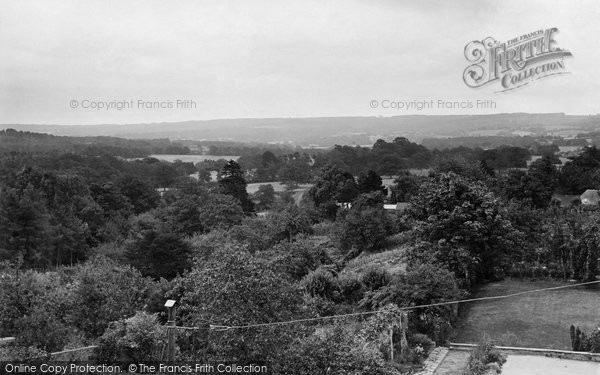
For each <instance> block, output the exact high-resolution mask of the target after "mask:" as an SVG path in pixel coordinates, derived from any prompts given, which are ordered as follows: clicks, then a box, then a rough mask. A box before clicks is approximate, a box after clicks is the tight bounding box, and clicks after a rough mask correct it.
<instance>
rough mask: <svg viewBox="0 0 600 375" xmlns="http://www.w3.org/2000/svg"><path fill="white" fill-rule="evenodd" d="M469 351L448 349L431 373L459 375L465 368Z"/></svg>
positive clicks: (435, 374)
mask: <svg viewBox="0 0 600 375" xmlns="http://www.w3.org/2000/svg"><path fill="white" fill-rule="evenodd" d="M469 355H471V352H470V351H466V350H450V351H449V352H448V354H446V356H445V357H444V359H443V361H442V363H440V365H439V366H438V368H437V369H436V370H435V372H434V373H433V374H434V375H461V374H462V373H463V371H464V370H465V369H466V368H467V363H468V362H469Z"/></svg>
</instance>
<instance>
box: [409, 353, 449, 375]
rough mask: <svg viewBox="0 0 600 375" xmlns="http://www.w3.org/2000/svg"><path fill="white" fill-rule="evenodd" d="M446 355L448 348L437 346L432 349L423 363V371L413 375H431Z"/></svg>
mask: <svg viewBox="0 0 600 375" xmlns="http://www.w3.org/2000/svg"><path fill="white" fill-rule="evenodd" d="M446 354H448V348H446V347H444V346H438V347H437V348H435V349H433V350H432V351H431V353H430V354H429V357H427V359H426V360H425V362H424V363H423V366H424V368H423V370H421V371H419V372H417V373H415V375H433V373H434V371H435V369H436V368H437V367H438V366H439V365H440V363H441V362H442V361H443V360H444V357H446Z"/></svg>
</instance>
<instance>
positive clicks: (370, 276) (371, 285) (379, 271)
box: [361, 266, 392, 291]
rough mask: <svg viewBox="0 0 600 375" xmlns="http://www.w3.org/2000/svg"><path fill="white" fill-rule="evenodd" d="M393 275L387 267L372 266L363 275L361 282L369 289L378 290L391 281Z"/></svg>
mask: <svg viewBox="0 0 600 375" xmlns="http://www.w3.org/2000/svg"><path fill="white" fill-rule="evenodd" d="M391 279H392V277H391V276H390V274H389V273H388V272H387V270H386V269H384V268H381V267H375V266H371V267H369V268H368V269H367V270H366V271H365V273H364V274H363V275H362V279H361V282H362V283H363V285H364V286H365V288H366V289H367V290H370V291H373V290H377V289H379V288H381V287H383V286H386V285H388V284H389V283H390V281H391Z"/></svg>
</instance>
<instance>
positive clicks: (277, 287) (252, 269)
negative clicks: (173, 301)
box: [172, 248, 311, 361]
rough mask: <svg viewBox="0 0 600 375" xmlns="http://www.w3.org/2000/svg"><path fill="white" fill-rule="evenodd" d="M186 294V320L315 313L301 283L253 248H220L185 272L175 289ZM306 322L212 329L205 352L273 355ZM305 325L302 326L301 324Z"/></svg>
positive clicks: (226, 321)
mask: <svg viewBox="0 0 600 375" xmlns="http://www.w3.org/2000/svg"><path fill="white" fill-rule="evenodd" d="M172 293H174V294H175V295H172V297H176V298H177V297H179V298H180V309H179V311H180V317H181V319H182V321H183V322H184V324H186V325H192V326H202V327H205V326H206V325H207V323H208V322H210V323H212V324H218V325H226V326H234V325H245V324H257V323H266V322H273V321H283V320H290V319H294V318H297V317H300V316H302V317H307V316H310V315H311V312H310V311H307V310H306V309H305V308H304V307H303V298H302V293H301V290H300V288H299V287H298V285H297V284H293V283H292V282H290V280H289V279H288V278H286V277H283V276H281V275H279V274H278V273H277V272H275V271H273V270H272V269H271V268H270V267H269V264H268V262H266V261H265V260H263V259H260V258H257V257H254V256H252V255H250V254H249V253H248V252H243V251H239V250H236V249H232V248H225V249H218V250H217V251H215V253H213V255H212V256H211V257H210V258H209V259H208V260H207V261H205V262H202V263H198V264H197V265H196V266H195V267H194V268H193V269H192V270H191V271H190V272H189V273H187V274H186V275H185V276H183V277H182V278H180V279H179V280H178V282H177V285H176V286H175V288H174V289H173V292H172ZM299 328H301V327H298V326H296V327H293V326H272V327H260V328H257V329H244V330H235V331H210V332H209V333H208V337H204V338H205V339H207V340H208V341H207V342H206V346H205V347H204V349H203V351H202V353H199V354H197V355H203V356H204V358H207V359H210V358H228V360H231V361H239V360H253V361H260V360H269V359H271V358H273V356H275V355H277V353H280V351H281V349H282V348H285V347H287V346H288V345H289V343H290V342H291V341H292V338H293V336H294V335H292V332H296V333H295V334H297V332H298V329H299ZM300 331H301V330H300Z"/></svg>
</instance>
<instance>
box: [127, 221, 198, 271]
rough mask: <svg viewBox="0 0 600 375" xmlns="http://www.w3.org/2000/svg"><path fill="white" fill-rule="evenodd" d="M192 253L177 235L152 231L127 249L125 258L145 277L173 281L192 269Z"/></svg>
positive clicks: (187, 244)
mask: <svg viewBox="0 0 600 375" xmlns="http://www.w3.org/2000/svg"><path fill="white" fill-rule="evenodd" d="M191 253H192V249H191V247H190V245H189V243H187V242H186V241H184V240H182V239H181V238H180V237H179V236H177V235H176V234H174V233H164V232H157V231H154V230H150V231H147V232H146V233H145V234H144V236H143V237H142V238H141V239H139V240H137V241H136V242H134V243H132V244H131V245H130V246H129V247H128V248H127V249H126V252H125V257H126V258H127V261H128V262H129V264H131V265H132V266H134V267H135V268H137V269H138V270H139V271H140V272H141V274H142V275H143V276H149V277H152V278H153V279H160V278H165V279H172V278H174V277H175V276H177V275H178V274H181V273H183V272H184V271H185V270H186V269H188V268H189V267H190V265H191V255H192V254H191Z"/></svg>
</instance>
